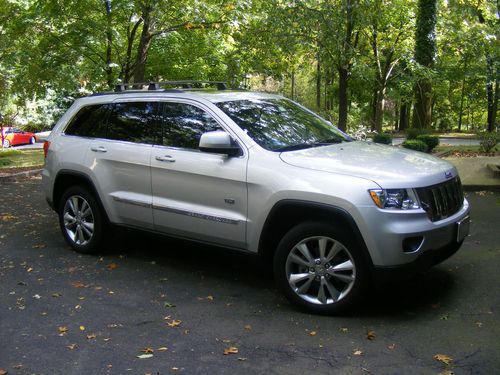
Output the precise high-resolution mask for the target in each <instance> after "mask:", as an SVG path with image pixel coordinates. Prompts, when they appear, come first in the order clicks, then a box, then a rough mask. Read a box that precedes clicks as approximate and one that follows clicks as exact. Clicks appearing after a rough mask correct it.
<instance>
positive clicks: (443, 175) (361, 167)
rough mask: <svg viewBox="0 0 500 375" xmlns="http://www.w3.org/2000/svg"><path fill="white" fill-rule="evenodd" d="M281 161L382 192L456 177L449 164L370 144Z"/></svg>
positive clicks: (290, 156) (328, 148)
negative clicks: (352, 179)
mask: <svg viewBox="0 0 500 375" xmlns="http://www.w3.org/2000/svg"><path fill="white" fill-rule="evenodd" d="M280 158H281V159H282V160H283V161H284V162H285V163H287V164H290V165H293V166H296V167H301V168H308V169H313V170H318V171H324V172H330V173H338V174H345V175H349V176H355V177H360V178H365V179H368V180H372V181H374V182H376V183H377V184H378V185H380V186H381V187H383V188H416V187H423V186H429V185H434V184H437V183H440V182H443V181H445V180H448V179H451V178H453V177H455V176H456V175H457V170H456V168H455V167H454V166H453V165H452V164H450V163H449V162H447V161H444V160H442V159H439V158H437V157H434V156H431V155H428V154H424V153H422V152H417V151H413V150H408V149H405V148H399V147H394V146H386V145H381V144H377V143H372V142H361V141H356V142H345V143H339V144H335V145H330V146H321V147H314V148H308V149H304V150H298V151H288V152H282V153H281V154H280Z"/></svg>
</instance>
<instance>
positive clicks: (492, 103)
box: [486, 57, 498, 132]
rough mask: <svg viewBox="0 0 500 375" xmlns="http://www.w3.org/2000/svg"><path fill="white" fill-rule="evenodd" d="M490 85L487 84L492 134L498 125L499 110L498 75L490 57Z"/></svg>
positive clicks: (489, 122) (490, 130)
mask: <svg viewBox="0 0 500 375" xmlns="http://www.w3.org/2000/svg"><path fill="white" fill-rule="evenodd" d="M487 62H488V76H487V79H488V83H487V84H486V91H487V98H488V120H487V123H488V131H489V132H492V131H493V130H494V129H495V125H496V116H497V110H498V74H496V73H497V72H496V71H495V70H496V69H495V63H494V61H493V59H492V58H491V57H488V59H487Z"/></svg>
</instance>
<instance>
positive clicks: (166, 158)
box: [155, 155, 175, 163]
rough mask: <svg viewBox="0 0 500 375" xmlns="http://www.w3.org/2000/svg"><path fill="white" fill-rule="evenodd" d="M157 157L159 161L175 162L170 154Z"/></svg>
mask: <svg viewBox="0 0 500 375" xmlns="http://www.w3.org/2000/svg"><path fill="white" fill-rule="evenodd" d="M155 159H156V160H158V161H166V162H168V163H175V159H174V158H173V157H172V156H170V155H165V156H157V157H156V158H155Z"/></svg>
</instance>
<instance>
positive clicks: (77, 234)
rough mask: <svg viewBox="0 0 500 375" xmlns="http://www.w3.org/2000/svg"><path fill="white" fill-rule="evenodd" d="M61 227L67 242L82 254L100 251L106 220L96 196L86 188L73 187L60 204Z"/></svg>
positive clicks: (63, 196)
mask: <svg viewBox="0 0 500 375" xmlns="http://www.w3.org/2000/svg"><path fill="white" fill-rule="evenodd" d="M59 225H60V227H61V231H62V233H63V236H64V238H65V239H66V242H68V244H69V245H70V246H71V247H72V248H73V249H75V250H76V251H78V252H80V253H86V254H92V253H96V252H97V251H98V250H99V246H100V245H101V243H102V238H103V232H104V226H105V222H104V218H103V215H102V212H101V209H100V207H99V205H98V204H97V201H96V199H95V198H94V196H93V195H92V194H91V193H90V192H89V191H88V190H87V189H85V188H82V187H78V186H73V187H70V188H69V189H68V190H66V191H65V192H64V194H63V195H62V198H61V201H60V204H59Z"/></svg>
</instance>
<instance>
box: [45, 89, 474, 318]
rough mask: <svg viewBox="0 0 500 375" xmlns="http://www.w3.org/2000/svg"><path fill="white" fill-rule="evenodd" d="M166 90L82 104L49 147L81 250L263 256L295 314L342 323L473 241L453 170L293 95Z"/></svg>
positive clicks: (68, 228)
mask: <svg viewBox="0 0 500 375" xmlns="http://www.w3.org/2000/svg"><path fill="white" fill-rule="evenodd" d="M160 87H161V86H160V85H159V84H151V85H150V86H149V89H147V90H133V89H126V88H125V87H124V86H121V88H119V89H118V91H117V92H114V93H103V94H97V95H92V96H89V97H85V98H82V99H78V100H76V101H75V103H74V104H73V105H72V106H71V108H70V109H69V110H68V111H67V112H66V113H65V114H64V116H63V117H62V118H61V119H60V120H59V121H58V123H57V125H56V126H55V128H54V130H53V131H52V133H51V135H50V137H49V138H48V140H47V141H46V143H45V145H44V150H45V155H46V160H45V168H44V170H43V187H44V191H45V195H46V199H47V201H48V203H49V205H50V206H51V207H53V208H54V210H55V211H56V212H57V213H58V215H59V221H60V226H61V230H62V233H63V235H64V238H65V239H66V241H67V242H68V243H69V244H70V245H71V246H72V247H73V248H74V249H75V250H77V251H80V252H84V253H92V252H95V251H97V250H98V249H99V248H100V247H101V246H102V244H103V240H104V239H105V237H106V236H107V232H106V227H108V226H109V225H118V226H123V227H133V228H140V229H144V230H147V231H154V232H158V233H163V234H166V235H169V236H175V237H181V238H186V239H192V240H195V241H201V242H206V243H210V244H215V245H217V246H222V247H226V248H231V249H235V250H238V251H244V252H250V253H255V254H259V255H260V256H262V257H263V259H264V260H266V261H269V262H271V264H272V265H273V269H274V274H275V279H276V281H277V284H278V285H279V287H280V288H281V289H282V290H283V292H284V294H285V295H286V296H287V297H288V299H289V300H290V301H291V302H293V303H295V304H296V305H299V306H301V307H303V308H306V309H307V310H308V311H311V312H316V313H330V314H332V313H333V314H335V313H340V312H343V311H345V310H346V309H348V308H351V307H352V306H353V305H354V304H356V303H357V302H359V301H360V300H362V297H363V292H364V291H365V290H366V287H367V286H368V285H369V284H370V283H371V281H372V280H374V279H376V280H378V279H379V277H380V276H386V275H389V276H390V277H393V275H394V274H395V273H400V272H402V273H404V274H408V272H409V271H412V272H413V271H414V270H420V269H422V268H426V267H429V266H432V265H434V264H436V263H439V262H441V261H443V260H445V259H446V258H448V257H449V256H450V255H452V254H453V253H454V252H455V251H457V250H458V249H459V247H460V246H461V244H462V242H463V240H464V238H465V237H466V236H467V234H468V230H469V204H468V202H467V200H466V199H464V195H463V191H462V186H461V183H460V179H459V176H458V175H457V170H456V169H455V167H453V166H452V165H451V164H449V163H448V162H446V161H443V160H441V159H438V158H435V157H433V156H430V155H427V154H423V153H420V152H414V151H410V150H406V149H401V148H398V147H392V146H383V145H379V144H375V143H371V142H360V141H354V140H353V139H351V138H350V137H349V136H348V135H346V134H344V133H342V132H341V131H339V130H338V129H337V128H335V127H334V126H333V125H332V124H331V123H329V122H327V121H325V120H323V119H322V118H320V117H319V116H317V115H316V114H314V113H312V112H311V111H309V110H308V109H306V108H304V107H302V106H300V105H298V104H296V103H294V102H293V101H290V100H288V99H285V98H283V97H281V96H277V95H270V94H264V93H255V92H248V91H238V90H234V91H233V90H225V89H223V87H219V90H206V89H205V90H193V89H161V88H160Z"/></svg>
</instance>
